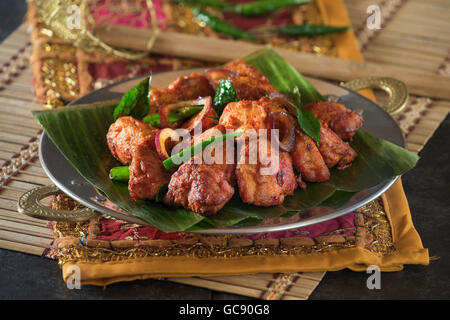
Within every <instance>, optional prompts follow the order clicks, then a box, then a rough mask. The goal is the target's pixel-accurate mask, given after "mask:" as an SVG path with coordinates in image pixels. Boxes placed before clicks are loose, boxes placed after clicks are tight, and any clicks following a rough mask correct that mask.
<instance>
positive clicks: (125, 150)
mask: <svg viewBox="0 0 450 320" xmlns="http://www.w3.org/2000/svg"><path fill="white" fill-rule="evenodd" d="M156 131H157V129H155V128H153V127H152V126H151V125H149V124H146V123H144V122H142V121H140V120H136V119H134V118H133V117H131V116H128V117H120V118H119V119H117V120H116V122H114V123H113V124H111V126H110V127H109V130H108V133H107V135H106V139H107V142H108V147H109V149H110V150H111V153H112V155H113V156H114V157H115V158H116V159H117V160H119V161H120V162H122V163H123V164H130V163H131V159H132V153H133V149H134V148H135V147H136V146H137V145H139V144H141V143H142V142H144V141H146V143H148V144H150V145H151V146H153V145H154V143H155V139H154V137H155V135H156ZM149 137H150V138H149Z"/></svg>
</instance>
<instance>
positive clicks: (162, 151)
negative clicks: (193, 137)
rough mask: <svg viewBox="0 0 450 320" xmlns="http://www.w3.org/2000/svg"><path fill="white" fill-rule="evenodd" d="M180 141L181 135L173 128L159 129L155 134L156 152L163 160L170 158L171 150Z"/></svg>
mask: <svg viewBox="0 0 450 320" xmlns="http://www.w3.org/2000/svg"><path fill="white" fill-rule="evenodd" d="M178 142H180V135H179V134H178V132H177V131H176V130H174V129H171V128H164V129H161V130H158V132H157V133H156V136H155V147H156V152H157V153H158V155H159V158H160V159H161V160H163V161H164V160H166V159H168V158H170V150H172V148H173V147H174V146H175V145H176V144H177V143H178Z"/></svg>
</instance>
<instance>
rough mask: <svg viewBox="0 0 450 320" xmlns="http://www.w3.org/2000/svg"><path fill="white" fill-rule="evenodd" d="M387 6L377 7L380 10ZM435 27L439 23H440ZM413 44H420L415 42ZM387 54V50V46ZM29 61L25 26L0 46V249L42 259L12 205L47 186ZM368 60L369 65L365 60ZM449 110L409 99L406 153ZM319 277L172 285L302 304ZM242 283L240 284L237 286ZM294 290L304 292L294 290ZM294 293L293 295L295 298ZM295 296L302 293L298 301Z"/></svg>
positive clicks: (41, 243)
mask: <svg viewBox="0 0 450 320" xmlns="http://www.w3.org/2000/svg"><path fill="white" fill-rule="evenodd" d="M348 2H353V1H348ZM354 2H358V1H354ZM405 2H406V3H405ZM387 3H388V2H383V1H380V5H381V6H382V5H386V4H387ZM408 3H412V6H413V7H414V5H416V6H417V3H416V2H414V1H402V6H400V7H399V8H409V7H408V6H407V4H408ZM359 4H360V3H359V2H358V4H353V3H351V4H349V5H348V6H349V12H350V15H351V17H353V18H354V19H353V21H354V25H355V30H356V29H357V28H356V25H357V21H356V20H357V18H360V16H361V13H364V12H365V8H366V7H364V6H363V5H359ZM355 8H359V10H360V11H359V15H358V13H357V12H356V11H354V10H355ZM396 8H397V7H395V8H394V9H396ZM432 8H435V9H436V11H434V12H431V13H432V14H434V15H437V14H438V12H439V8H438V7H437V5H434V6H432ZM401 12H404V11H401ZM395 14H396V11H395V10H393V11H392V16H393V17H392V18H391V21H394V20H395V18H396V17H395ZM355 21H356V22H355ZM360 22H361V21H360ZM439 23H443V21H440V22H439ZM363 30H364V29H363ZM382 34H383V30H381V31H380V32H379V33H378V34H375V35H372V36H371V37H369V38H370V39H369V40H368V41H367V43H368V44H366V45H365V47H364V48H366V49H364V50H368V49H370V48H371V46H370V45H371V44H372V42H371V39H373V40H375V39H382ZM357 35H358V38H360V37H362V33H360V34H358V33H357ZM409 38H410V39H411V38H412V39H416V38H419V39H420V38H421V37H420V35H415V36H414V34H413V35H412V36H410V37H409ZM411 41H412V40H411ZM416 41H419V40H417V39H416ZM373 43H378V42H373ZM388 44H389V42H388ZM433 44H434V45H435V46H437V47H438V46H440V47H439V48H440V49H442V48H445V43H443V42H439V41H437V40H436V41H435V43H433ZM406 45H410V46H412V44H411V43H410V44H408V43H406V44H402V46H406ZM447 45H448V44H447ZM402 46H400V48H398V52H399V53H401V52H402V50H404V49H402ZM374 48H376V47H374ZM386 48H387V49H389V45H387V46H386ZM410 49H413V48H410ZM417 49H418V50H417V52H416V53H417V54H420V50H419V49H420V48H419V47H417ZM447 49H448V48H447ZM363 52H364V51H363ZM437 52H443V50H441V51H439V50H437ZM447 53H448V51H447ZM30 55H31V44H30V43H29V35H28V34H27V32H26V27H25V26H22V27H20V28H19V29H18V30H17V31H16V32H15V33H13V34H12V35H11V36H10V37H9V38H8V39H6V40H5V41H4V42H3V43H2V45H1V46H0V63H2V64H3V69H2V72H1V74H0V89H1V91H0V102H1V107H2V108H4V109H3V110H5V111H6V112H5V115H4V117H3V118H2V119H0V130H1V135H2V139H1V140H2V141H1V142H0V159H1V160H2V162H3V163H2V167H1V174H2V176H1V189H0V247H2V248H7V249H10V250H17V251H22V252H28V253H32V254H42V253H43V252H44V249H45V248H47V247H49V244H50V242H51V241H52V239H53V234H52V232H51V230H50V229H48V228H47V227H46V223H45V222H42V221H39V220H36V219H32V218H27V217H25V216H22V215H19V214H17V212H16V211H15V209H16V200H17V198H18V197H19V196H20V195H21V194H22V193H23V192H25V191H26V190H28V189H30V188H32V187H34V186H38V185H45V184H49V183H50V181H49V180H48V178H47V177H46V176H45V174H44V173H43V171H42V169H41V168H40V166H39V164H38V162H37V161H36V156H37V152H36V151H37V144H38V140H37V138H38V132H39V126H38V125H37V124H36V123H35V122H34V120H33V119H32V118H31V114H30V112H29V111H30V110H31V109H39V108H41V106H42V104H40V103H36V102H34V93H33V91H32V87H31V85H30V84H31V81H32V75H31V70H30V68H29V64H28V62H29V58H30ZM447 55H448V54H447ZM49 60H51V59H49ZM368 60H369V61H370V58H368ZM442 61H443V66H441V65H439V67H438V68H437V70H432V69H430V70H428V69H427V70H424V72H443V71H445V70H448V67H446V63H447V62H448V59H447V56H445V55H444V54H442ZM50 66H51V65H50ZM427 66H428V65H427ZM70 67H71V65H70V63H68V64H67V65H66V66H64V65H63V68H66V71H67V70H68V71H69V75H70V71H71V68H70ZM78 67H82V66H78ZM65 80H66V79H65ZM66 81H67V80H66ZM69 83H70V80H69ZM100 85H101V84H100ZM94 87H95V84H94ZM449 109H450V103H449V102H446V101H431V100H430V99H428V98H426V97H414V99H412V101H411V102H410V104H409V106H408V108H407V109H406V110H405V111H404V112H403V113H402V114H401V115H399V116H398V117H397V120H398V122H399V124H400V126H401V127H402V129H403V130H404V131H405V133H407V140H408V145H409V147H410V149H411V150H413V151H416V152H418V151H419V150H420V149H421V148H422V146H423V145H424V144H425V142H426V140H427V139H428V138H429V137H430V136H431V135H432V133H433V131H434V130H435V129H436V128H437V126H438V125H439V123H440V122H441V121H442V119H444V118H445V116H446V115H447V113H448V110H449ZM362 230H363V229H362ZM345 240H346V241H347V240H351V239H345ZM322 275H323V273H318V274H308V275H305V274H304V275H299V274H285V275H280V274H278V275H277V274H274V275H272V274H270V275H265V274H263V275H257V276H251V277H250V276H239V277H235V276H232V277H222V278H220V279H219V278H218V279H217V281H215V280H213V279H209V278H208V279H197V278H181V279H176V280H174V281H178V282H183V283H187V284H193V285H199V286H203V287H207V288H211V289H216V290H223V291H228V292H234V293H238V294H244V295H249V296H254V297H262V298H273V296H271V295H269V293H270V292H273V291H274V288H279V287H280V286H281V287H282V288H283V287H284V288H285V289H286V288H289V287H291V289H290V290H285V291H286V292H285V294H284V296H283V295H281V296H283V297H284V298H285V299H288V298H307V296H308V294H307V293H308V292H312V289H311V288H314V287H315V285H317V284H318V283H319V281H320V279H321V276H322ZM299 276H301V278H302V279H304V280H305V282H304V283H305V284H304V285H303V287H302V285H297V284H298V283H303V282H299V281H298V280H299ZM240 277H249V278H248V279H249V280H248V281H247V283H248V286H247V287H246V286H243V285H239V284H240V283H239V279H241V280H242V279H243V278H240ZM308 277H310V279H309V280H310V281H312V282H311V283H308V281H306V280H308ZM255 278H256V279H258V280H256V279H255ZM261 279H262V280H261ZM244 282H245V281H242V282H241V283H244ZM250 283H253V285H250ZM219 284H220V285H219ZM283 284H284V286H283ZM292 284H293V285H292ZM314 284H315V285H314ZM298 287H301V288H303V289H298ZM255 288H257V289H255ZM305 288H310V291H305V290H306V289H305ZM294 289H296V290H294ZM291 290H292V291H291ZM302 290H303V291H302ZM282 291H283V290H281V292H282ZM275 292H278V293H279V292H280V290H278V291H277V290H275ZM294 292H297V293H296V294H294ZM298 292H303V295H302V294H300V293H298ZM278 298H280V296H278Z"/></svg>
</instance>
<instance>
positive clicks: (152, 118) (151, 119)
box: [142, 106, 203, 127]
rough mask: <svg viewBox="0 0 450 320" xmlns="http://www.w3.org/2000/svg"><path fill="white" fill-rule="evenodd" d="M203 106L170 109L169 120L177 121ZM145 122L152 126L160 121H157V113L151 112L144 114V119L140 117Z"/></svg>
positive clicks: (197, 111)
mask: <svg viewBox="0 0 450 320" xmlns="http://www.w3.org/2000/svg"><path fill="white" fill-rule="evenodd" d="M202 109H203V106H190V107H184V108H180V109H177V110H172V111H170V113H169V121H170V122H172V123H173V122H177V121H179V120H183V119H187V118H190V117H192V116H194V115H196V114H197V113H199V112H200V111H202ZM142 121H144V122H145V123H148V124H149V125H152V126H154V127H158V126H159V125H160V124H161V123H160V121H159V114H158V113H153V114H149V115H148V116H146V117H145V118H144V119H142Z"/></svg>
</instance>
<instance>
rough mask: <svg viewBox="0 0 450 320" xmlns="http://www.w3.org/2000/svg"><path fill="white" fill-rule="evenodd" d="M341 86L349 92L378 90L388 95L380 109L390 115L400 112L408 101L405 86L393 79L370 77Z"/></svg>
mask: <svg viewBox="0 0 450 320" xmlns="http://www.w3.org/2000/svg"><path fill="white" fill-rule="evenodd" d="M341 86H343V87H345V88H348V89H350V90H353V91H356V90H361V89H368V88H370V89H380V90H383V91H385V92H386V93H387V94H388V95H389V101H388V102H387V103H385V104H383V105H381V107H382V108H383V109H384V110H386V111H387V112H388V113H389V114H390V115H395V114H398V113H399V112H401V111H402V110H403V109H404V108H405V107H406V105H407V104H408V100H409V93H408V88H407V87H406V85H405V84H404V83H403V82H402V81H400V80H397V79H394V78H381V77H370V78H363V79H355V80H351V81H348V82H345V83H341Z"/></svg>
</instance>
